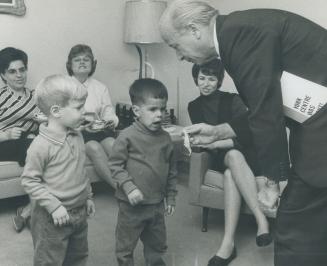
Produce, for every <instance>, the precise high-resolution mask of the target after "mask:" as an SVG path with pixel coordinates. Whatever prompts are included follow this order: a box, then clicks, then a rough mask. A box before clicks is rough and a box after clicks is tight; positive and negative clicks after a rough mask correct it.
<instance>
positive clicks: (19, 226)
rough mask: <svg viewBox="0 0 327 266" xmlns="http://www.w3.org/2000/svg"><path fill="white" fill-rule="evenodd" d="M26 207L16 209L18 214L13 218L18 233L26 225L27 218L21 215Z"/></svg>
mask: <svg viewBox="0 0 327 266" xmlns="http://www.w3.org/2000/svg"><path fill="white" fill-rule="evenodd" d="M23 209H24V207H19V208H18V209H17V211H16V216H15V217H14V218H13V225H14V228H15V230H16V232H17V233H20V232H21V231H22V230H23V229H24V227H25V219H24V217H23V216H22V215H21V214H22V212H23Z"/></svg>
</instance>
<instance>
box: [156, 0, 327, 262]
mask: <svg viewBox="0 0 327 266" xmlns="http://www.w3.org/2000/svg"><path fill="white" fill-rule="evenodd" d="M160 31H161V34H162V37H163V39H164V40H165V41H166V42H167V44H168V45H169V46H171V47H172V48H174V49H175V50H176V54H177V56H178V58H179V59H180V60H187V61H189V62H193V63H197V64H202V63H204V62H207V61H209V60H211V59H213V58H215V57H219V58H221V60H222V62H223V64H224V67H225V69H226V70H227V72H228V74H229V75H230V76H231V77H232V79H233V81H234V83H235V85H236V88H237V90H238V92H239V94H240V96H241V98H242V99H243V101H244V102H245V104H246V105H247V106H248V108H249V116H248V120H249V126H250V129H251V132H252V134H253V137H254V142H255V148H256V151H257V153H258V157H259V158H260V161H259V163H260V166H261V170H262V172H263V175H264V176H267V177H268V179H267V182H266V187H265V188H264V190H262V191H260V192H259V199H260V200H261V201H262V203H263V204H265V205H266V206H268V207H271V206H273V205H274V204H275V203H276V201H277V198H278V194H279V186H278V182H279V181H281V180H286V179H288V185H287V188H286V189H285V191H284V193H283V194H282V197H281V201H280V206H279V210H278V214H277V222H276V225H277V226H276V241H275V265H278V266H290V265H297V266H298V265H306V266H308V265H310V266H318V265H319V266H322V265H327V226H325V222H326V221H327V161H326V160H327V105H326V104H325V105H324V106H323V107H322V108H321V109H320V110H319V111H318V112H317V113H316V114H315V115H313V116H312V117H311V118H309V119H308V120H306V121H305V122H303V123H302V124H301V123H297V122H295V121H291V123H290V140H289V148H290V152H289V153H288V143H287V136H286V130H285V118H284V114H283V106H282V94H281V83H280V78H281V75H282V72H283V71H287V72H290V73H292V74H294V75H297V76H299V77H302V78H305V79H307V80H310V81H313V82H315V83H318V84H321V85H324V86H327V31H326V29H324V28H322V27H321V26H319V25H317V24H315V23H313V22H312V21H310V20H308V19H306V18H304V17H301V16H299V15H296V14H293V13H290V12H287V11H283V10H273V9H253V10H245V11H237V12H233V13H231V14H229V15H220V14H219V12H218V10H216V9H215V8H213V7H211V6H210V5H208V4H207V3H206V2H202V1H195V0H187V1H185V0H177V1H173V2H172V3H171V4H170V6H169V7H168V8H167V9H166V11H165V12H164V14H163V16H162V18H161V20H160ZM326 89H327V88H326ZM187 130H188V132H189V133H190V134H191V136H192V138H191V140H192V143H193V145H203V144H205V145H206V146H209V147H210V146H212V147H214V146H215V142H216V141H217V140H220V139H226V138H231V137H234V136H235V132H234V131H233V130H232V129H231V127H230V126H228V125H227V124H222V125H218V126H209V125H203V124H200V125H193V126H190V127H189V128H188V129H187ZM289 158H290V159H291V165H292V167H291V168H290V163H289ZM219 263H220V262H219ZM212 265H226V264H224V262H222V263H220V264H212Z"/></svg>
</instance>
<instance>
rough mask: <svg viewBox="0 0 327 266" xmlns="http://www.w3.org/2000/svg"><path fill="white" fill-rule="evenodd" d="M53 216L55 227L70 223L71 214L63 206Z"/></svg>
mask: <svg viewBox="0 0 327 266" xmlns="http://www.w3.org/2000/svg"><path fill="white" fill-rule="evenodd" d="M51 215H52V219H53V223H54V225H55V226H64V225H66V224H68V223H69V214H68V212H67V209H66V208H65V207H64V206H62V205H61V206H60V207H59V208H58V209H56V210H55V211H54V212H53V213H52V214H51Z"/></svg>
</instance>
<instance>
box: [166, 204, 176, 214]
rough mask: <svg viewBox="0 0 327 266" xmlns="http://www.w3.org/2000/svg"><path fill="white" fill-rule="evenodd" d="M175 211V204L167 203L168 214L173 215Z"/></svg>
mask: <svg viewBox="0 0 327 266" xmlns="http://www.w3.org/2000/svg"><path fill="white" fill-rule="evenodd" d="M174 212H175V206H174V205H167V207H166V215H168V216H172V215H173V214H174Z"/></svg>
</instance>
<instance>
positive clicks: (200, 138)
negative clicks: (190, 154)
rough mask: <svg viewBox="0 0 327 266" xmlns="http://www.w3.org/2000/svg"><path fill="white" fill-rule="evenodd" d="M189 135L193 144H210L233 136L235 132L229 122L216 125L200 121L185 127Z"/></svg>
mask: <svg viewBox="0 0 327 266" xmlns="http://www.w3.org/2000/svg"><path fill="white" fill-rule="evenodd" d="M185 131H186V132H187V133H188V134H189V135H190V142H191V144H192V145H193V146H200V145H206V144H211V143H213V142H215V141H217V140H222V139H228V138H233V137H235V132H234V131H233V129H232V128H231V127H230V125H229V124H227V123H224V124H220V125H217V126H211V125H208V124H204V123H200V124H195V125H192V126H189V127H186V128H185Z"/></svg>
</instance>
